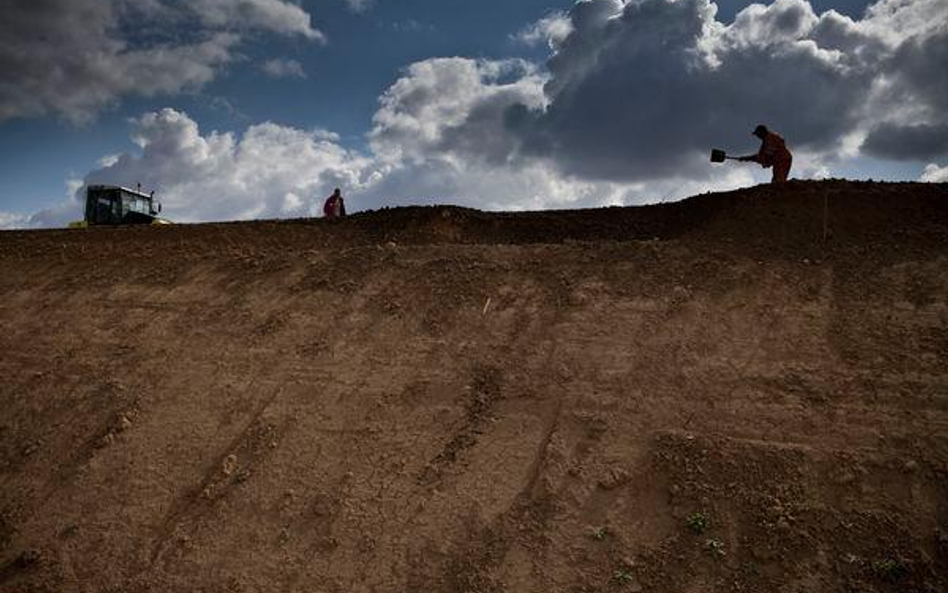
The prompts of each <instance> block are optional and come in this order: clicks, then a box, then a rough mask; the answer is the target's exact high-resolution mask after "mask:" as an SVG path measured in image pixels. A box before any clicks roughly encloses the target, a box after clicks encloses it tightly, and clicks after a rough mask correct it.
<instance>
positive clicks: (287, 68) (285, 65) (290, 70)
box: [260, 58, 306, 78]
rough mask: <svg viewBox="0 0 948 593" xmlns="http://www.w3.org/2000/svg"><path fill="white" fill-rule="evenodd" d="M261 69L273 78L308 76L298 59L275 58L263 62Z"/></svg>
mask: <svg viewBox="0 0 948 593" xmlns="http://www.w3.org/2000/svg"><path fill="white" fill-rule="evenodd" d="M260 69H261V70H262V71H263V72H264V74H266V75H267V76H271V77H273V78H306V71H305V70H303V65H302V64H301V63H299V62H298V61H296V60H289V59H285V58H275V59H273V60H267V61H266V62H263V63H262V64H261V65H260Z"/></svg>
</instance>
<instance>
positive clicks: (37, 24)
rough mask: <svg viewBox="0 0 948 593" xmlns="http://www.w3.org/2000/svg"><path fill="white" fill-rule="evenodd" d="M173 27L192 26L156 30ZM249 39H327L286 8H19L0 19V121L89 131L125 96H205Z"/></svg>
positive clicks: (153, 3)
mask: <svg viewBox="0 0 948 593" xmlns="http://www.w3.org/2000/svg"><path fill="white" fill-rule="evenodd" d="M192 16H195V17H197V19H196V20H197V23H198V25H199V26H197V27H195V26H193V21H194V20H195V19H194V18H192ZM177 23H186V24H187V25H188V26H183V27H172V26H164V27H160V26H159V25H170V24H177ZM143 30H147V31H148V34H147V35H139V34H138V33H139V32H140V31H143ZM156 30H168V31H175V33H173V34H169V35H167V36H165V37H160V36H159V37H155V31H156ZM250 30H259V31H267V32H271V33H276V34H282V35H294V36H297V35H298V36H302V37H304V38H307V39H310V40H315V41H321V40H322V39H323V36H322V34H321V33H319V31H317V30H315V29H313V28H312V26H311V24H310V17H309V15H308V14H307V13H306V12H305V11H304V10H303V9H301V8H300V7H299V6H297V5H295V4H293V3H289V2H286V1H283V0H197V1H195V2H187V3H185V2H179V1H178V0H150V1H148V2H136V1H133V0H98V1H96V2H87V1H81V2H78V1H73V0H45V1H43V2H33V1H26V0H16V1H14V2H13V3H12V5H10V6H4V9H3V18H2V19H0V71H2V72H3V77H2V78H0V121H3V120H5V119H10V118H16V117H33V116H40V115H44V114H47V113H52V114H55V115H58V116H61V117H64V118H66V119H68V120H70V121H72V122H75V123H85V122H88V121H90V120H92V119H93V118H94V117H95V116H96V114H97V113H98V112H99V111H100V110H102V109H103V108H105V107H108V106H110V105H112V104H114V103H116V102H118V101H120V100H121V99H122V98H123V97H126V96H146V97H151V96H158V95H174V94H177V93H180V92H183V91H188V90H194V89H199V88H201V87H202V86H204V85H206V84H207V83H208V82H210V81H211V80H213V79H214V78H215V76H217V74H218V72H219V71H220V69H221V68H222V67H223V66H225V65H227V64H229V63H230V62H232V61H233V60H234V58H235V55H234V51H235V48H236V47H237V46H238V45H239V44H240V43H241V41H242V35H243V32H245V31H250ZM145 39H147V40H148V41H147V42H146V41H143V40H145Z"/></svg>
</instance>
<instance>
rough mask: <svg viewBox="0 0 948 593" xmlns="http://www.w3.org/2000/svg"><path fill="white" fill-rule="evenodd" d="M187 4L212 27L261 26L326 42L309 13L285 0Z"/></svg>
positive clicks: (192, 0)
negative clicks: (313, 24)
mask: <svg viewBox="0 0 948 593" xmlns="http://www.w3.org/2000/svg"><path fill="white" fill-rule="evenodd" d="M186 6H188V8H189V9H190V10H192V11H194V12H195V13H196V14H197V15H198V16H199V18H200V19H201V21H202V22H203V23H204V24H205V25H207V26H209V27H214V28H226V29H229V30H241V29H258V30H264V31H271V32H273V33H280V34H283V35H301V36H303V37H305V38H307V39H311V40H314V41H320V42H321V41H325V36H324V35H323V34H322V33H321V32H320V31H318V30H316V29H314V28H313V26H312V22H311V20H312V19H311V18H310V15H309V14H308V13H307V12H306V11H305V10H303V9H302V8H300V7H299V6H297V5H296V4H294V3H292V2H287V1H286V0H190V1H189V2H187V3H186Z"/></svg>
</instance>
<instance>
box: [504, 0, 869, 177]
mask: <svg viewBox="0 0 948 593" xmlns="http://www.w3.org/2000/svg"><path fill="white" fill-rule="evenodd" d="M590 5H599V8H600V10H598V11H597V10H593V9H592V7H591V6H590ZM577 8H578V9H579V10H575V11H574V14H573V19H574V32H573V34H572V36H571V37H570V38H568V39H567V40H566V41H565V42H564V43H563V44H562V46H561V49H560V52H559V53H558V54H557V55H556V56H555V57H554V58H553V59H552V60H551V62H550V73H551V80H550V82H549V83H548V84H547V86H546V88H547V92H548V95H549V99H550V105H549V107H548V108H547V109H546V110H544V111H542V112H537V113H535V114H534V116H535V117H534V118H532V119H530V118H527V119H525V120H523V121H520V122H519V123H517V124H515V127H514V132H515V133H518V134H524V135H525V136H526V137H527V138H529V139H530V142H529V143H528V144H527V145H526V150H527V151H528V152H533V153H535V154H543V155H550V156H551V157H552V158H555V159H556V160H557V162H558V163H559V164H560V166H561V167H562V168H563V169H564V170H565V171H567V172H570V173H575V174H578V175H581V176H584V177H594V178H608V179H644V178H661V177H667V176H669V175H675V174H681V175H684V176H691V175H695V174H700V173H701V172H702V171H705V170H706V166H705V165H704V164H703V163H702V160H701V159H699V158H696V155H698V154H704V153H705V152H707V149H708V148H709V147H710V146H718V145H720V146H724V147H726V148H728V149H731V150H743V151H745V152H748V151H753V150H754V149H755V148H756V143H755V142H754V140H753V138H752V137H751V136H750V131H751V130H752V129H753V127H754V125H755V124H756V123H758V122H766V123H768V124H770V125H771V126H772V127H773V128H774V129H777V130H778V131H781V132H784V133H785V134H787V135H788V136H789V137H790V138H791V142H792V143H793V145H794V146H796V147H805V148H809V149H813V150H816V149H822V148H826V147H828V146H830V145H832V144H833V143H834V142H835V141H837V140H838V139H839V137H840V136H841V135H842V134H844V133H845V132H846V131H847V130H849V129H851V128H852V127H853V126H854V124H855V123H856V121H857V119H858V114H857V111H856V109H854V106H856V105H858V104H859V103H860V102H861V101H862V99H863V98H864V88H865V87H866V86H867V85H868V84H870V82H871V78H872V74H871V72H869V71H868V70H867V69H864V68H859V67H853V66H854V65H853V64H848V63H847V62H846V59H845V57H844V56H840V55H836V54H834V53H831V52H826V51H822V50H821V49H820V48H819V47H818V46H817V45H816V44H815V43H813V42H812V41H808V40H807V39H806V34H807V33H808V32H809V31H810V30H811V29H812V28H813V26H814V25H815V24H816V23H817V22H818V18H817V17H816V16H815V15H814V13H813V11H812V10H811V9H810V6H809V5H808V4H807V3H805V2H802V1H795V0H780V1H779V2H777V3H776V4H775V5H773V6H771V7H768V8H766V9H765V8H763V7H756V8H752V9H749V10H745V11H744V12H742V13H740V14H739V15H738V17H737V19H736V21H735V22H734V24H733V25H731V26H730V27H728V28H726V29H725V28H724V27H723V26H721V25H720V24H719V23H717V22H716V21H715V20H714V13H715V9H714V7H713V6H712V5H711V4H710V3H709V2H707V0H678V1H670V0H643V1H639V2H630V3H628V4H626V5H625V6H623V7H619V6H618V5H617V4H616V3H614V2H592V3H583V4H579V5H577ZM604 8H608V9H614V10H615V12H614V13H613V14H611V15H608V14H604V12H603V9H604ZM604 17H605V18H604Z"/></svg>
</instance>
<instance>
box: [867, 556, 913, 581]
mask: <svg viewBox="0 0 948 593" xmlns="http://www.w3.org/2000/svg"><path fill="white" fill-rule="evenodd" d="M872 572H873V573H875V575H876V576H877V577H879V578H880V579H882V580H885V581H897V580H899V579H901V578H902V577H904V576H905V575H906V573H908V568H907V567H906V566H905V565H904V564H902V563H901V562H899V561H898V560H895V559H893V558H886V559H885V560H877V561H875V562H873V563H872Z"/></svg>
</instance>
